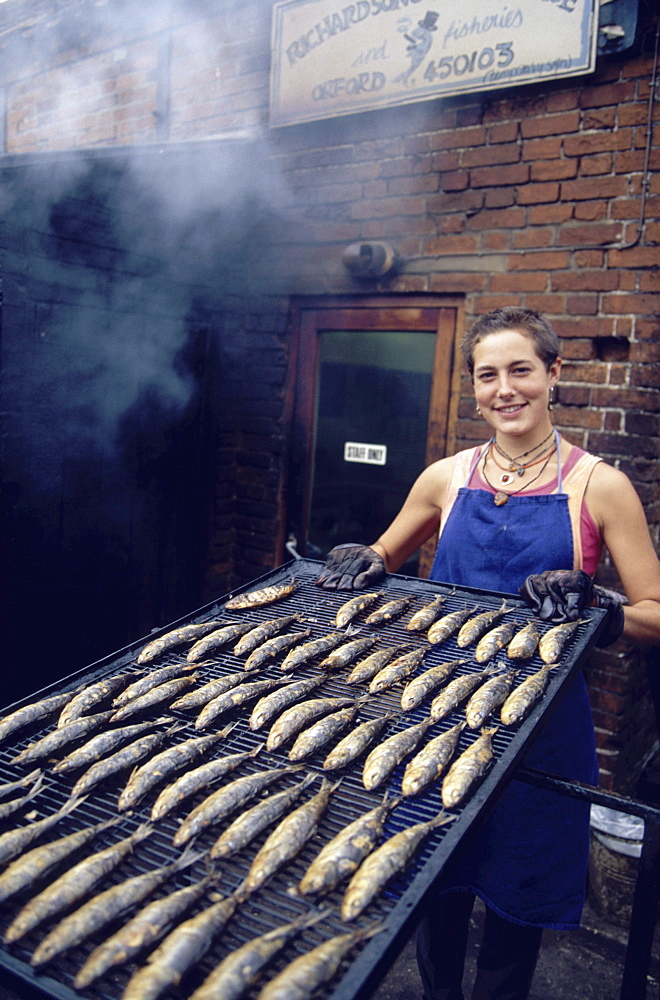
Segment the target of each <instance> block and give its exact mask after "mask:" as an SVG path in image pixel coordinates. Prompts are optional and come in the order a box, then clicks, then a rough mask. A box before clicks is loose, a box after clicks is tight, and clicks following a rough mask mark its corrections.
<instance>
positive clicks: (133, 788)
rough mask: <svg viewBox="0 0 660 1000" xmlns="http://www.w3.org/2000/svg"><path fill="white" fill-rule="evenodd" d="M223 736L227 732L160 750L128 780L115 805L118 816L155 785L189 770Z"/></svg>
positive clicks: (134, 804)
mask: <svg viewBox="0 0 660 1000" xmlns="http://www.w3.org/2000/svg"><path fill="white" fill-rule="evenodd" d="M226 735H227V730H225V729H222V730H221V731H220V732H219V733H213V734H212V735H211V736H193V737H191V738H190V739H188V740H184V741H183V742H182V743H177V744H176V745H175V746H173V747H167V748H166V749H165V750H161V751H160V753H158V754H156V756H155V757H152V758H151V760H148V761H147V762H146V763H145V764H142V766H141V767H138V768H137V769H136V770H135V771H134V772H133V774H132V775H131V776H130V778H129V779H128V782H127V783H126V786H125V787H124V790H123V791H122V793H121V795H120V796H119V799H118V801H117V809H118V810H119V812H125V811H126V810H127V809H132V808H133V807H134V806H136V805H137V803H138V802H139V801H140V799H142V798H144V796H145V795H146V794H147V792H149V791H151V789H152V788H154V786H155V785H158V784H159V783H160V782H161V781H164V780H165V779H166V778H168V777H169V775H170V774H172V772H173V771H177V770H179V769H180V768H182V767H186V766H191V765H192V764H193V763H194V762H195V761H196V760H197V758H198V757H201V756H203V754H205V753H206V752H207V751H208V750H210V749H211V747H214V746H215V744H216V743H218V742H219V741H220V740H222V739H224V738H225V736H226Z"/></svg>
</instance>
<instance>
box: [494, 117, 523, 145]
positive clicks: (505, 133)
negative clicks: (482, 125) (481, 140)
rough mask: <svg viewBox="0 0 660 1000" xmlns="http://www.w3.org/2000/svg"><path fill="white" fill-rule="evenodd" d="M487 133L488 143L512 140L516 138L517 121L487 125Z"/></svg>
mask: <svg viewBox="0 0 660 1000" xmlns="http://www.w3.org/2000/svg"><path fill="white" fill-rule="evenodd" d="M487 135H488V139H487V141H488V142H489V143H491V142H492V143H499V142H513V141H514V140H515V139H517V138H518V123H517V122H498V123H497V124H496V125H491V126H489V128H488V133H487Z"/></svg>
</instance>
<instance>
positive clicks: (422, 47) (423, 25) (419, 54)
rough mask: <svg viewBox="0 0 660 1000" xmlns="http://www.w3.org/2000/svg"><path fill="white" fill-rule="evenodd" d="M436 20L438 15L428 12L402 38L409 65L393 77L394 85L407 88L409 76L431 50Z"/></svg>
mask: <svg viewBox="0 0 660 1000" xmlns="http://www.w3.org/2000/svg"><path fill="white" fill-rule="evenodd" d="M437 20H438V15H437V14H436V13H434V12H433V11H431V10H428V11H427V12H426V14H425V15H424V20H423V21H419V22H418V24H417V27H416V28H413V30H412V31H411V32H410V33H409V34H408V32H406V34H405V35H404V38H405V39H406V41H407V42H408V46H407V49H406V51H407V53H408V58H409V60H410V65H409V67H408V69H407V70H406V71H405V72H404V73H399V75H398V76H395V77H394V82H395V83H403V84H405V86H406V87H407V86H408V80H409V78H410V76H411V75H412V74H413V73H414V72H415V70H416V69H417V68H418V66H420V65H421V63H422V61H423V60H424V59H425V57H426V56H427V54H428V51H429V49H430V48H431V42H432V41H433V34H432V32H434V31H437V26H436V23H435V22H436V21H437Z"/></svg>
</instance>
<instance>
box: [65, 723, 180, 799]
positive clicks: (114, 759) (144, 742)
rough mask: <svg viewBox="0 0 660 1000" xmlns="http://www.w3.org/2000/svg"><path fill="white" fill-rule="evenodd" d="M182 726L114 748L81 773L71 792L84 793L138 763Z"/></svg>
mask: <svg viewBox="0 0 660 1000" xmlns="http://www.w3.org/2000/svg"><path fill="white" fill-rule="evenodd" d="M182 728H183V726H182V725H181V724H179V723H177V724H175V725H173V726H170V727H169V729H163V730H161V731H160V732H158V733H148V734H147V735H146V736H140V738H139V739H137V740H133V742H132V743H129V744H128V746H126V747H122V748H121V749H120V750H115V752H114V753H113V754H111V755H110V756H109V757H104V758H103V759H102V760H99V761H97V762H96V764H92V766H91V767H89V768H88V769H87V770H86V771H85V772H84V773H83V774H81V775H80V777H79V778H78V780H77V781H76V783H75V785H74V786H73V788H72V789H71V794H72V795H86V794H87V793H88V792H89V791H90V789H92V788H93V787H94V786H95V785H98V784H99V782H101V781H107V779H108V778H111V777H112V775H113V774H117V772H118V771H123V770H125V769H126V768H128V767H132V766H133V765H134V764H137V763H139V761H141V760H143V759H144V758H145V757H147V756H148V755H149V754H150V753H152V752H153V751H154V750H155V749H156V748H157V747H159V746H160V745H161V743H163V741H164V740H165V739H166V738H167V737H168V736H171V735H173V734H174V733H176V732H178V731H179V730H180V729H182Z"/></svg>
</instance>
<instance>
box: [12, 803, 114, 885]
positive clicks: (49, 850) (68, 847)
mask: <svg viewBox="0 0 660 1000" xmlns="http://www.w3.org/2000/svg"><path fill="white" fill-rule="evenodd" d="M119 822H121V819H120V817H119V816H116V817H114V819H108V820H105V821H104V822H102V823H96V824H95V825H94V826H85V827H83V828H82V830H77V831H76V832H75V833H69V834H67V836H65V837H59V838H58V839H57V840H51V841H49V842H48V843H47V844H41V845H40V846H39V847H33V848H32V849H31V850H29V851H27V852H25V853H23V854H21V855H20V856H19V857H17V858H16V860H15V861H12V863H11V864H10V865H8V867H7V868H5V870H4V871H3V873H2V875H0V903H4V902H5V900H7V899H10V898H11V897H12V896H15V895H16V893H17V892H21V891H22V890H24V889H27V888H29V887H30V886H31V885H33V883H35V882H37V881H38V880H39V879H40V878H41V877H42V876H43V875H47V874H48V872H49V871H52V869H53V868H54V867H55V865H58V864H59V863H60V862H61V861H65V860H66V859H67V858H68V857H70V856H71V855H72V854H74V853H75V852H76V851H78V850H80V849H81V848H82V847H85V846H86V845H87V844H88V843H90V842H91V841H92V840H93V839H94V837H96V836H97V835H98V834H99V833H102V832H103V831H104V830H107V829H108V828H109V827H111V826H115V825H116V824H117V823H119Z"/></svg>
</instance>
